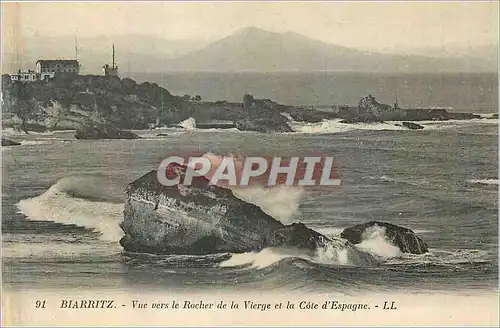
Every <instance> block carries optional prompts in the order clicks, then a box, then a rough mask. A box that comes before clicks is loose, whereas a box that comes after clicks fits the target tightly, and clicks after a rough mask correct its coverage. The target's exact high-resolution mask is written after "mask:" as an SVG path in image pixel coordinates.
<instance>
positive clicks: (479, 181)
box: [467, 179, 498, 185]
mask: <svg viewBox="0 0 500 328" xmlns="http://www.w3.org/2000/svg"><path fill="white" fill-rule="evenodd" d="M467 182H468V183H472V184H483V185H498V179H470V180H467Z"/></svg>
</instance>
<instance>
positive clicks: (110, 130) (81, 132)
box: [75, 125, 140, 140]
mask: <svg viewBox="0 0 500 328" xmlns="http://www.w3.org/2000/svg"><path fill="white" fill-rule="evenodd" d="M75 138H76V139H92V140H95V139H140V137H139V136H138V135H137V134H135V133H134V132H131V131H124V130H120V129H116V128H114V127H111V126H108V125H83V126H81V127H80V128H78V129H77V130H76V133H75Z"/></svg>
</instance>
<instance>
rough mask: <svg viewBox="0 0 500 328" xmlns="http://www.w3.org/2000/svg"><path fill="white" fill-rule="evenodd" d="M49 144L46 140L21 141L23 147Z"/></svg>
mask: <svg viewBox="0 0 500 328" xmlns="http://www.w3.org/2000/svg"><path fill="white" fill-rule="evenodd" d="M48 143H49V141H46V140H22V141H21V145H23V146H34V145H45V144H48Z"/></svg>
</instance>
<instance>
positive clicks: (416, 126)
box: [401, 122, 424, 130]
mask: <svg viewBox="0 0 500 328" xmlns="http://www.w3.org/2000/svg"><path fill="white" fill-rule="evenodd" d="M401 125H402V126H404V127H405V128H408V129H410V130H421V129H423V128H424V127H423V126H422V125H420V124H417V123H413V122H401Z"/></svg>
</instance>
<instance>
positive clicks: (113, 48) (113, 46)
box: [112, 43, 115, 68]
mask: <svg viewBox="0 0 500 328" xmlns="http://www.w3.org/2000/svg"><path fill="white" fill-rule="evenodd" d="M112 67H113V68H115V44H114V43H113V66H112Z"/></svg>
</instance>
